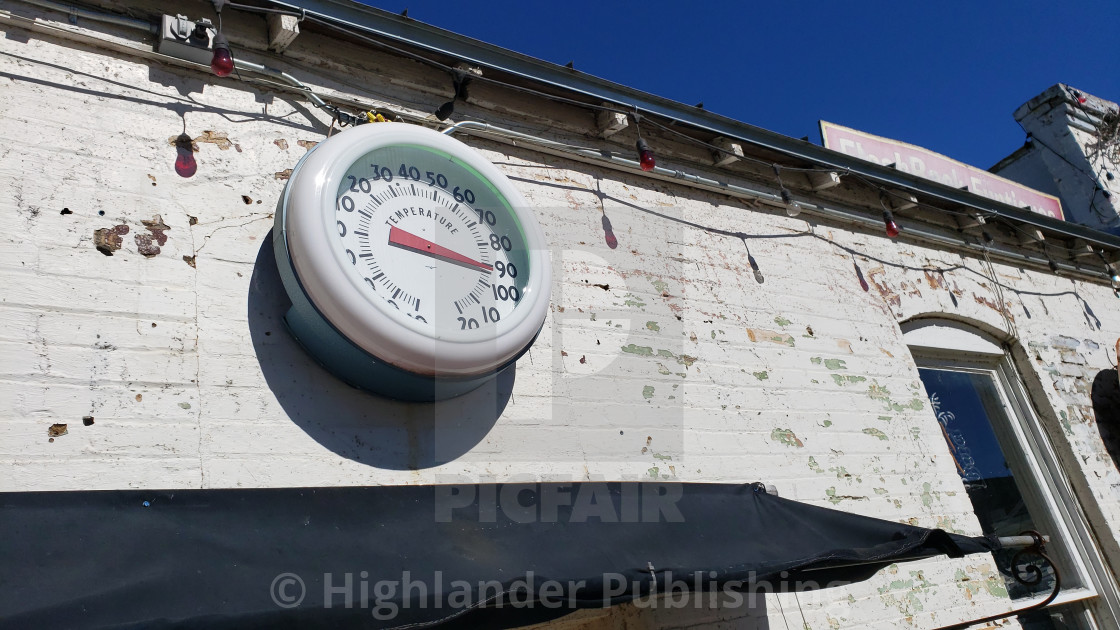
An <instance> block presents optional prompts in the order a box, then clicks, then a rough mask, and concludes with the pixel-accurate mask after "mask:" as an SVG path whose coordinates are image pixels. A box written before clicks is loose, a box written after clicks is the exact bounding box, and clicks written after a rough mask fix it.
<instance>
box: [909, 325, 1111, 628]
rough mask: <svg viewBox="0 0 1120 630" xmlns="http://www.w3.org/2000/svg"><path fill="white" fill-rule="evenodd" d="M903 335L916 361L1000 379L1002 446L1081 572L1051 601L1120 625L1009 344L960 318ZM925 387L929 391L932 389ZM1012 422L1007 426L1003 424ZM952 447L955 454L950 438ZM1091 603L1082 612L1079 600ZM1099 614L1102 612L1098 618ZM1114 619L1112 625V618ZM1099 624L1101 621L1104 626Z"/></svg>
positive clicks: (1104, 571) (1068, 560)
mask: <svg viewBox="0 0 1120 630" xmlns="http://www.w3.org/2000/svg"><path fill="white" fill-rule="evenodd" d="M902 332H903V338H904V341H905V342H906V343H907V346H908V348H909V349H910V353H911V356H912V358H913V359H914V362H915V364H916V367H918V368H929V369H938V370H948V371H955V372H970V373H976V374H985V375H989V376H990V377H991V378H992V379H993V381H994V383H995V385H996V387H995V389H996V391H997V392H998V396H999V403H1000V405H1001V406H1002V407H1003V409H1004V414H1005V416H1006V418H1005V419H1006V422H1004V420H1000V419H993V420H995V421H994V422H991V424H992V429H993V431H994V432H995V433H996V439H997V440H998V441H999V443H1000V449H1001V450H1002V451H1003V454H1004V456H1005V457H1007V458H1008V461H1009V462H1010V463H1011V464H1012V467H1013V469H1014V470H1015V471H1016V473H1017V474H1016V479H1017V480H1018V479H1019V478H1020V477H1021V476H1024V475H1022V474H1020V471H1023V472H1025V473H1026V475H1025V477H1026V479H1024V480H1023V481H1024V483H1020V484H1018V485H1019V486H1020V488H1019V490H1020V492H1021V493H1022V494H1023V496H1024V500H1025V501H1026V502H1027V509H1028V511H1029V512H1030V514H1031V518H1032V519H1033V520H1034V521H1035V522H1036V526H1037V527H1039V528H1043V527H1045V528H1048V529H1050V530H1051V531H1042V533H1043V534H1049V535H1050V536H1051V539H1052V541H1053V542H1052V543H1051V544H1052V545H1054V543H1058V542H1059V540H1060V543H1059V544H1057V545H1054V546H1055V547H1056V548H1057V549H1060V550H1062V551H1061V553H1062V560H1064V561H1065V562H1064V563H1063V564H1065V565H1066V566H1068V567H1071V568H1072V569H1073V570H1074V572H1075V575H1068V573H1069V571H1068V570H1067V571H1065V572H1064V573H1063V575H1062V581H1063V587H1062V591H1061V592H1060V593H1059V595H1058V597H1057V598H1055V600H1054V602H1053V603H1051V604H1050V605H1049V606H1048V607H1047V608H1050V607H1055V606H1061V605H1063V604H1074V607H1073V608H1067V609H1066V611H1067V612H1069V613H1071V614H1072V615H1073V616H1075V617H1077V618H1079V619H1080V620H1082V621H1083V622H1086V621H1087V622H1088V623H1087V625H1089V627H1117V626H1116V624H1117V620H1120V597H1118V594H1117V587H1116V583H1115V581H1114V580H1113V578H1112V576H1111V573H1109V571H1108V568H1107V566H1108V565H1107V564H1106V563H1105V560H1104V557H1103V555H1102V554H1101V552H1100V550H1099V548H1098V547H1097V545H1096V543H1095V542H1094V540H1095V537H1094V536H1093V534H1092V529H1091V527H1090V526H1089V522H1088V518H1087V517H1086V515H1085V513H1084V511H1083V510H1082V508H1081V505H1080V502H1079V501H1077V499H1076V496H1075V495H1074V492H1073V486H1072V484H1071V483H1070V480H1069V478H1068V476H1067V474H1066V471H1065V469H1064V467H1063V466H1062V464H1061V460H1060V459H1059V458H1058V456H1057V453H1056V451H1055V450H1054V447H1053V445H1052V444H1051V441H1050V436H1049V435H1048V432H1047V431H1046V429H1045V428H1044V427H1043V424H1042V421H1041V418H1040V417H1039V414H1038V413H1037V412H1036V410H1035V407H1034V405H1033V403H1032V400H1031V398H1030V396H1029V394H1028V393H1027V390H1026V387H1025V385H1024V382H1023V379H1022V377H1021V375H1020V374H1019V371H1018V369H1017V368H1016V366H1015V364H1014V361H1013V359H1012V356H1011V352H1010V351H1009V348H1008V346H1007V345H1006V344H1004V343H1002V342H1000V341H999V340H998V339H996V338H995V337H993V336H991V335H988V334H986V333H983V332H981V331H979V330H976V329H975V328H973V327H971V326H966V325H963V324H961V323H959V322H954V321H950V320H941V319H934V318H923V319H919V320H912V321H910V322H906V323H904V324H903V325H902ZM922 387H923V393H925V394H926V398H927V399H928V392H926V391H925V385H924V384H923V386H922ZM1004 425H1006V426H1004ZM944 448H945V449H946V454H948V455H949V456H950V457H951V456H952V455H951V454H950V453H949V450H948V448H949V447H948V445H947V444H946V445H945V447H944ZM1044 598H1045V595H1041V596H1035V597H1027V598H1021V599H1016V600H1013V601H1014V602H1015V604H1016V606H1017V607H1024V606H1027V605H1032V604H1036V603H1038V602H1040V601H1042V600H1043V599H1044ZM1081 607H1084V608H1085V611H1084V612H1085V613H1088V612H1089V610H1090V609H1091V610H1092V614H1081V613H1079V612H1078V610H1077V608H1081ZM1094 617H1095V620H1094V619H1093V618H1094ZM1109 622H1111V625H1110V623H1109ZM1098 624H1101V625H1099V626H1098Z"/></svg>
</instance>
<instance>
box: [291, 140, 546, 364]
mask: <svg viewBox="0 0 1120 630" xmlns="http://www.w3.org/2000/svg"><path fill="white" fill-rule="evenodd" d="M283 203H284V210H283V212H284V213H285V214H284V217H283V222H284V226H285V235H284V237H285V238H286V243H287V246H288V250H289V253H290V257H291V264H292V267H293V269H294V271H295V273H296V276H297V277H298V278H299V281H300V285H301V287H302V289H303V291H304V293H306V295H307V296H308V297H309V298H310V301H311V302H312V303H313V304H314V306H315V308H316V310H317V311H318V312H319V313H320V314H321V315H322V316H323V318H324V320H325V321H326V323H328V324H329V325H331V326H333V327H334V328H335V329H336V330H337V331H338V332H339V333H340V334H342V335H343V336H344V337H345V338H346V339H348V340H349V341H351V342H352V343H354V344H355V345H357V346H358V347H359V348H361V349H362V350H363V351H365V352H366V353H368V354H370V355H371V356H373V357H374V358H376V359H378V360H379V361H382V362H385V363H388V364H390V365H393V366H395V367H398V368H401V369H404V370H406V371H409V372H413V373H416V374H420V375H427V376H435V377H439V376H470V375H479V374H485V373H487V372H493V371H495V370H497V369H500V368H501V367H503V366H504V365H506V364H508V363H509V362H510V361H512V360H514V359H516V357H517V356H519V355H520V354H521V353H522V352H524V351H525V349H526V348H527V347H528V346H529V344H531V343H532V341H533V339H534V338H535V337H536V335H537V333H538V332H539V331H540V329H541V326H542V325H543V323H544V317H545V315H546V313H547V309H548V300H549V288H550V287H549V277H550V265H549V260H548V253H547V251H546V249H545V244H544V237H543V234H542V232H541V230H540V227H539V226H538V224H537V221H536V219H535V218H534V216H533V214H532V212H531V211H530V210H529V209H528V207H527V205H526V203H525V201H524V199H523V198H522V197H521V195H520V194H519V193H518V191H517V189H516V188H515V187H514V186H513V185H512V184H511V183H510V182H509V180H508V179H506V177H505V176H504V175H503V174H502V173H501V172H500V171H498V169H497V168H496V167H495V166H494V165H493V164H491V163H490V162H489V161H487V160H486V159H485V158H483V157H482V156H481V155H479V154H478V153H477V152H475V151H474V150H473V149H471V148H469V147H467V146H466V145H464V144H462V143H461V142H459V141H457V140H454V139H452V138H449V137H447V136H444V135H442V134H439V133H437V132H434V131H431V130H429V129H424V128H421V127H417V126H413V125H406V124H402V123H378V124H369V125H363V126H361V127H357V128H355V129H350V130H347V131H345V132H343V133H341V134H339V135H337V136H334V137H332V138H330V139H328V140H326V141H324V142H322V143H320V144H319V145H318V146H317V147H315V149H313V150H312V152H311V153H309V154H308V155H307V156H306V157H305V159H304V161H303V162H301V163H300V165H298V166H297V167H296V169H295V172H294V173H293V174H292V178H291V180H290V181H289V185H288V191H287V192H286V194H285V199H284V202H283Z"/></svg>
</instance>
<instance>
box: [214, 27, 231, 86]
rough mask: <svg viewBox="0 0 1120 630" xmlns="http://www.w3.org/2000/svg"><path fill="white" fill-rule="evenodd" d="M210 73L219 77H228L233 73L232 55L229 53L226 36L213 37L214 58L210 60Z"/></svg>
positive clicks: (219, 34)
mask: <svg viewBox="0 0 1120 630" xmlns="http://www.w3.org/2000/svg"><path fill="white" fill-rule="evenodd" d="M210 71H211V72H213V73H214V74H215V75H217V76H219V77H228V76H229V75H230V73H231V72H233V55H232V54H230V51H229V42H228V41H227V40H226V36H225V35H223V34H221V33H218V34H217V35H215V36H214V58H213V59H211V60H210Z"/></svg>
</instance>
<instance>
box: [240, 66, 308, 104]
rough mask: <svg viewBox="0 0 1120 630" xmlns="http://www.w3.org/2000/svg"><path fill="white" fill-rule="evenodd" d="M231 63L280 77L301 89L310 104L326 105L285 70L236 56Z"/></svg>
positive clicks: (259, 72) (241, 67) (246, 69)
mask: <svg viewBox="0 0 1120 630" xmlns="http://www.w3.org/2000/svg"><path fill="white" fill-rule="evenodd" d="M233 65H234V67H235V68H237V69H238V70H245V71H248V72H255V73H257V74H263V75H266V76H270V77H273V78H275V79H280V80H281V81H284V82H285V83H288V84H289V85H292V86H295V87H297V88H299V89H300V90H301V91H303V92H304V93H306V94H307V98H308V99H310V100H311V102H312V104H314V105H315V107H320V108H323V107H327V103H326V101H324V100H323V99H321V98H319V95H318V94H316V93H314V92H312V91H311V88H309V87H307V86H306V85H304V84H303V82H302V81H300V80H299V79H297V78H295V77H293V76H292V75H290V74H288V73H287V72H284V71H283V70H277V69H275V68H269V67H268V66H262V65H260V64H259V63H253V62H251V61H242V60H241V59H237V58H234V60H233Z"/></svg>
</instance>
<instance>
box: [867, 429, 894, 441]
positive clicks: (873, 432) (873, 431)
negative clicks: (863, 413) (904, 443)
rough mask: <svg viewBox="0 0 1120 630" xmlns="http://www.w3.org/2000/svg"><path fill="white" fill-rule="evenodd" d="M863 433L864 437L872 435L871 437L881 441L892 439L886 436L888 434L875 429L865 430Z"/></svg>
mask: <svg viewBox="0 0 1120 630" xmlns="http://www.w3.org/2000/svg"><path fill="white" fill-rule="evenodd" d="M863 433H864V435H871V436H874V437H877V438H879V439H880V440H888V439H890V438H888V437H887V434H886V433H883V432H882V431H880V430H879V429H874V428H867V429H864V430H863Z"/></svg>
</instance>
